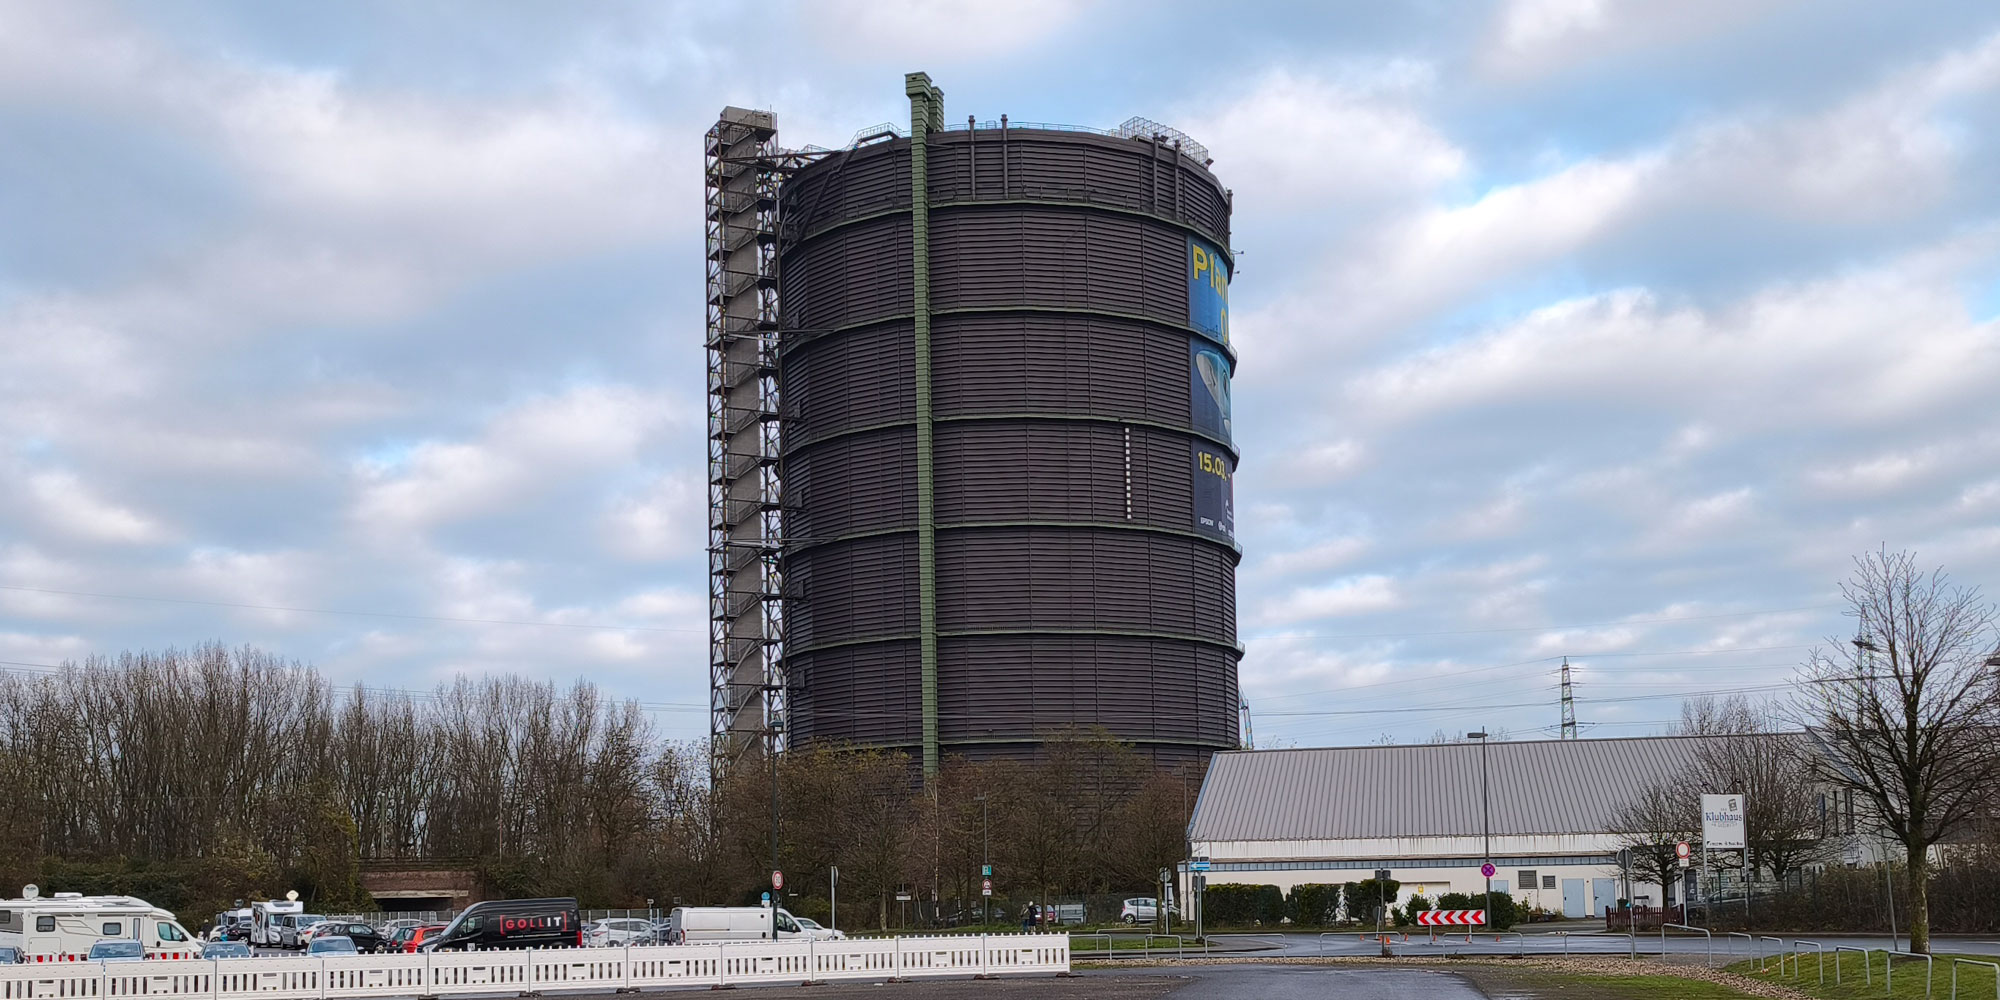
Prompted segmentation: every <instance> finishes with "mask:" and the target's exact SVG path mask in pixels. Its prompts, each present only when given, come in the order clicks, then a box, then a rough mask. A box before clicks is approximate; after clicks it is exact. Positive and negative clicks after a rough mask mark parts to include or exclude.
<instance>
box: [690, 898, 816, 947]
mask: <svg viewBox="0 0 2000 1000" xmlns="http://www.w3.org/2000/svg"><path fill="white" fill-rule="evenodd" d="M811 936H812V935H811V934H809V933H807V932H806V930H805V929H804V928H802V927H800V926H799V924H798V921H796V920H793V919H792V915H791V914H789V913H786V912H785V911H784V910H782V909H781V910H779V911H778V940H780V941H793V940H798V939H800V938H807V937H811ZM770 939H771V911H770V909H769V908H767V907H762V906H676V907H674V909H673V912H672V913H669V914H668V915H667V943H669V944H698V943H700V942H702V941H768V940H770Z"/></svg>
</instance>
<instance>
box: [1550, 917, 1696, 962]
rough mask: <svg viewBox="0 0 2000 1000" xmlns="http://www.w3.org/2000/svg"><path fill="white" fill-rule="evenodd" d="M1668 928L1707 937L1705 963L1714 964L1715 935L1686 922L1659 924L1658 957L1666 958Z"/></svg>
mask: <svg viewBox="0 0 2000 1000" xmlns="http://www.w3.org/2000/svg"><path fill="white" fill-rule="evenodd" d="M1669 930H1676V931H1692V932H1694V933H1696V934H1699V935H1701V936H1702V937H1704V938H1707V939H1708V962H1707V964H1708V965H1711V966H1712V965H1714V964H1715V935H1714V934H1711V933H1709V930H1708V928H1706V927H1690V926H1688V925H1687V924H1661V925H1660V957H1661V958H1666V957H1667V931H1669ZM1565 954H1567V952H1565Z"/></svg>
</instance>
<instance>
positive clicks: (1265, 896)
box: [1202, 882, 1285, 926]
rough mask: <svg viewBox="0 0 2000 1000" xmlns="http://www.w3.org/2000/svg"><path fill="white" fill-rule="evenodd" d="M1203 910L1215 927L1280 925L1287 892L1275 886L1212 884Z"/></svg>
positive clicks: (1207, 892) (1204, 899)
mask: <svg viewBox="0 0 2000 1000" xmlns="http://www.w3.org/2000/svg"><path fill="white" fill-rule="evenodd" d="M1202 909H1203V918H1204V919H1205V920H1206V921H1207V922H1208V923H1209V924H1211V925H1215V926H1221V925H1225V924H1235V925H1238V926H1248V925H1250V924H1276V923H1277V922H1278V921H1280V920H1282V919H1284V916H1285V894H1284V892H1283V891H1282V890H1280V889H1279V888H1278V887H1277V886H1275V885H1242V884H1238V883H1233V882H1229V883H1224V884H1222V885H1211V886H1209V887H1208V889H1207V890H1206V895H1204V896H1203V897H1202Z"/></svg>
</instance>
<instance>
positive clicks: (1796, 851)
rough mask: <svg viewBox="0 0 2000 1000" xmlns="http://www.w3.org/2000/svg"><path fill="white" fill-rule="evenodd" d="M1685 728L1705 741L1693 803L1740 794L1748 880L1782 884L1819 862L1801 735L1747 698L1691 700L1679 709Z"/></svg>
mask: <svg viewBox="0 0 2000 1000" xmlns="http://www.w3.org/2000/svg"><path fill="white" fill-rule="evenodd" d="M1680 729H1681V732H1682V733H1683V734H1684V735H1688V736H1696V737H1700V739H1699V741H1698V742H1697V743H1696V745H1695V752H1694V761H1693V764H1692V766H1691V767H1690V769H1689V775H1688V779H1689V782H1690V783H1691V784H1693V785H1696V786H1699V787H1696V788H1691V789H1690V790H1689V791H1688V793H1687V794H1688V796H1689V802H1690V804H1692V803H1693V802H1695V801H1698V799H1697V798H1696V796H1699V794H1700V793H1701V792H1704V791H1706V792H1739V793H1741V794H1742V795H1743V824H1744V828H1745V829H1744V834H1745V839H1746V842H1747V843H1748V844H1749V845H1750V853H1749V856H1748V858H1746V859H1745V862H1746V863H1745V866H1744V867H1745V876H1746V877H1747V878H1752V879H1754V878H1755V877H1756V875H1757V873H1758V872H1760V871H1768V872H1770V873H1771V877H1772V878H1773V879H1779V880H1782V879H1783V878H1784V877H1785V876H1786V875H1788V874H1790V873H1792V872H1795V871H1799V870H1800V869H1802V868H1803V867H1804V866H1806V865H1807V864H1810V863H1811V862H1814V861H1817V860H1819V859H1820V857H1821V856H1822V855H1823V854H1824V853H1825V847H1824V845H1823V844H1822V841H1821V833H1822V830H1821V816H1820V812H1819V803H1818V800H1817V798H1816V795H1815V789H1814V783H1813V771H1812V760H1811V755H1810V754H1809V753H1806V752H1805V748H1804V745H1803V744H1802V742H1801V741H1800V739H1799V738H1798V734H1797V733H1796V732H1791V733H1787V732H1781V731H1780V730H1781V729H1782V724H1781V720H1780V719H1779V718H1778V717H1777V714H1776V711H1775V708H1774V706H1771V705H1768V704H1760V703H1755V702H1752V701H1750V700H1749V699H1748V698H1745V697H1743V696H1742V695H1735V696H1732V697H1730V698H1727V699H1725V700H1722V701H1717V700H1716V699H1714V698H1708V697H1704V698H1694V699H1690V700H1688V701H1685V702H1683V703H1682V704H1681V726H1680ZM1724 863H1725V864H1727V862H1724Z"/></svg>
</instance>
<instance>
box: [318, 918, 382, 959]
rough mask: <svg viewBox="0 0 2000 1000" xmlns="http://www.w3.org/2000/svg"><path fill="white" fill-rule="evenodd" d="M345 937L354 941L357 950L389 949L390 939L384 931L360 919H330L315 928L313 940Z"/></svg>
mask: <svg viewBox="0 0 2000 1000" xmlns="http://www.w3.org/2000/svg"><path fill="white" fill-rule="evenodd" d="M328 936H332V937H344V938H346V939H348V940H349V941H352V942H354V950H355V951H388V950H389V939H388V938H385V937H383V936H382V932H381V931H378V930H376V929H375V928H373V927H371V926H369V925H367V924H364V923H361V922H360V921H358V920H329V921H327V922H326V923H325V924H324V925H323V926H320V927H316V928H314V929H313V940H315V941H317V940H319V939H320V938H323V937H328Z"/></svg>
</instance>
